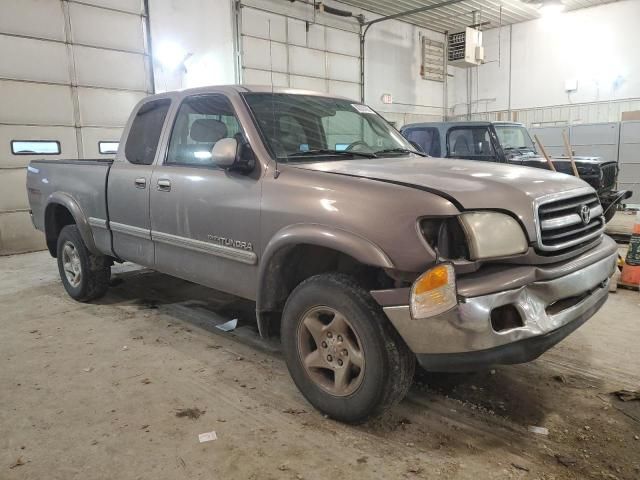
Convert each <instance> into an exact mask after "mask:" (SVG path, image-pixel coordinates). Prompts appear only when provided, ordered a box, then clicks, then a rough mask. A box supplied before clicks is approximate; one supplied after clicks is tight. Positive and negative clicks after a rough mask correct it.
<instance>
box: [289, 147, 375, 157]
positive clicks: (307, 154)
mask: <svg viewBox="0 0 640 480" xmlns="http://www.w3.org/2000/svg"><path fill="white" fill-rule="evenodd" d="M314 155H340V156H349V157H365V158H376V157H377V155H376V154H375V153H372V152H371V153H370V152H355V151H353V150H331V149H330V148H319V149H316V150H307V151H306V152H294V153H290V154H288V155H287V158H296V157H311V156H314Z"/></svg>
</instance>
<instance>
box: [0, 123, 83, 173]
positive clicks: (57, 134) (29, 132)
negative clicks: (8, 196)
mask: <svg viewBox="0 0 640 480" xmlns="http://www.w3.org/2000/svg"><path fill="white" fill-rule="evenodd" d="M11 140H57V141H59V142H60V155H47V156H46V157H45V156H43V155H2V156H0V169H2V168H7V167H26V166H27V165H28V164H29V162H30V161H31V160H34V159H36V158H50V159H52V160H53V159H56V158H73V157H75V156H77V154H78V146H77V144H76V130H75V128H73V127H27V126H24V125H0V146H2V149H3V151H4V152H9V151H11V150H10V149H11Z"/></svg>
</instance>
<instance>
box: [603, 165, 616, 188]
mask: <svg viewBox="0 0 640 480" xmlns="http://www.w3.org/2000/svg"><path fill="white" fill-rule="evenodd" d="M601 168H602V184H601V185H600V189H602V190H611V189H613V188H614V187H615V185H616V173H618V166H617V165H616V164H615V163H607V164H605V165H602V167H601Z"/></svg>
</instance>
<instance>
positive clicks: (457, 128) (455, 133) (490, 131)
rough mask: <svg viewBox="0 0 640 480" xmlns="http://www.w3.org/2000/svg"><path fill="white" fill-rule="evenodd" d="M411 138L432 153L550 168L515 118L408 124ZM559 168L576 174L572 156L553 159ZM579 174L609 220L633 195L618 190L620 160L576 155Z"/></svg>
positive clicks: (404, 131)
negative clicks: (501, 120) (594, 192)
mask: <svg viewBox="0 0 640 480" xmlns="http://www.w3.org/2000/svg"><path fill="white" fill-rule="evenodd" d="M401 132H402V135H404V136H405V137H406V138H407V139H408V140H409V141H411V142H413V143H415V144H417V145H419V146H420V149H421V150H422V151H424V152H426V153H428V154H429V155H431V156H435V157H440V156H442V157H446V158H463V159H469V160H481V161H491V162H503V163H510V164H512V165H523V166H526V167H535V168H544V169H549V164H548V162H547V160H546V158H544V157H543V156H541V155H539V154H538V151H537V150H536V147H535V144H534V143H533V141H532V140H531V136H530V135H529V132H528V131H527V129H526V127H525V126H524V125H522V124H521V123H516V122H488V121H469V122H426V123H412V124H407V125H405V126H403V127H402V129H401ZM551 160H552V163H553V165H554V168H555V169H556V171H558V172H562V173H566V174H569V175H573V170H572V167H571V159H570V158H569V157H566V156H564V157H563V156H560V157H559V156H555V157H553V158H552V159H551ZM573 160H574V162H575V164H576V168H577V170H578V174H579V175H580V178H582V179H583V180H584V181H585V182H587V183H588V184H589V185H591V186H592V187H593V188H595V190H596V191H597V192H598V197H599V199H600V203H601V205H602V207H603V209H604V217H605V221H606V222H608V221H609V220H611V219H612V218H613V216H614V215H615V213H616V205H618V204H619V203H620V202H622V200H625V199H627V198H629V197H631V195H632V193H633V192H631V191H629V190H616V182H617V179H618V164H617V163H616V162H613V161H607V160H603V159H601V158H599V157H586V156H574V157H573Z"/></svg>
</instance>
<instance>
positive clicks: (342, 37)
mask: <svg viewBox="0 0 640 480" xmlns="http://www.w3.org/2000/svg"><path fill="white" fill-rule="evenodd" d="M327 50H329V51H330V52H335V53H344V54H346V55H353V56H356V57H357V56H359V55H360V38H359V37H358V35H356V34H355V33H350V32H344V31H342V30H336V29H334V28H330V29H329V30H328V32H327Z"/></svg>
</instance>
